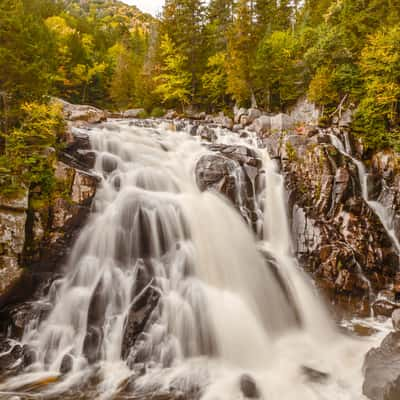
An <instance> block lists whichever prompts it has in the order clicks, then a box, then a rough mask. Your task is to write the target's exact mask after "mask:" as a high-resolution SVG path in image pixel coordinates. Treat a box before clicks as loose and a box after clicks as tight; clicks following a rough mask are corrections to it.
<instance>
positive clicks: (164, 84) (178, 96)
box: [155, 35, 191, 108]
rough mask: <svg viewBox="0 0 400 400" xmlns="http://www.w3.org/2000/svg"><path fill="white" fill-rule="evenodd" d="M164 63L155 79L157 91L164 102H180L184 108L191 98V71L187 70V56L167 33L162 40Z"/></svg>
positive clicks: (172, 103) (171, 103)
mask: <svg viewBox="0 0 400 400" xmlns="http://www.w3.org/2000/svg"><path fill="white" fill-rule="evenodd" d="M161 54H162V56H163V64H162V66H161V73H160V75H158V76H157V77H156V78H155V80H156V82H157V84H158V86H157V88H156V90H155V92H156V93H157V94H159V95H160V96H161V98H162V102H163V103H167V104H169V105H174V104H179V105H180V106H181V107H182V108H184V106H185V105H187V104H189V100H190V83H191V77H190V73H189V72H187V71H186V70H185V64H186V63H187V57H186V56H185V55H183V54H181V53H180V52H179V50H178V49H177V48H176V46H175V45H174V43H173V42H172V40H171V38H170V37H169V36H168V35H165V36H164V37H163V38H162V42H161Z"/></svg>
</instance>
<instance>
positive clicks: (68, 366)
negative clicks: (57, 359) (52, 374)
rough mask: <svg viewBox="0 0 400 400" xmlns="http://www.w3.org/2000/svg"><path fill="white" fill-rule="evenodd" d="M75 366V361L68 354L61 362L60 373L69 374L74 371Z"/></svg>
mask: <svg viewBox="0 0 400 400" xmlns="http://www.w3.org/2000/svg"><path fill="white" fill-rule="evenodd" d="M73 366H74V359H73V358H72V356H71V355H70V354H66V355H65V356H64V357H63V359H62V361H61V366H60V372H61V373H62V374H68V372H71V371H72V368H73Z"/></svg>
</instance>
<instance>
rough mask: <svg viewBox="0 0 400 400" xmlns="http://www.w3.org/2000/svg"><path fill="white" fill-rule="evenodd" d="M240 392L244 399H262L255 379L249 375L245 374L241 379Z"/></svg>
mask: <svg viewBox="0 0 400 400" xmlns="http://www.w3.org/2000/svg"><path fill="white" fill-rule="evenodd" d="M240 391H241V392H242V393H243V396H244V397H247V398H248V399H258V398H260V391H259V390H258V387H257V383H256V381H255V380H254V378H253V377H252V376H250V375H248V374H243V375H242V376H241V377H240Z"/></svg>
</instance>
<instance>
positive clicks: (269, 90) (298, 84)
mask: <svg viewBox="0 0 400 400" xmlns="http://www.w3.org/2000/svg"><path fill="white" fill-rule="evenodd" d="M297 47H298V43H297V40H296V38H295V37H294V36H293V35H292V34H291V33H290V32H289V31H275V32H274V33H272V35H270V36H269V35H266V36H265V38H264V39H263V40H262V41H261V43H260V44H259V47H258V51H257V57H256V63H255V74H256V82H257V85H256V88H257V97H258V98H259V100H260V102H261V103H262V104H263V105H264V106H265V107H266V108H267V109H269V110H272V109H282V108H284V107H285V106H286V105H288V104H290V102H293V101H295V100H296V99H297V98H298V97H299V96H300V95H301V94H302V92H303V86H304V80H303V79H302V66H301V64H300V63H299V60H298V58H297V57H298V48H297Z"/></svg>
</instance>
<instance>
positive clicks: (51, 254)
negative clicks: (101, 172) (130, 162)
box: [0, 102, 104, 307]
mask: <svg viewBox="0 0 400 400" xmlns="http://www.w3.org/2000/svg"><path fill="white" fill-rule="evenodd" d="M62 104H63V106H64V115H65V119H66V122H67V130H66V132H65V137H64V138H61V140H62V141H63V142H64V143H65V150H63V151H62V152H60V153H59V154H57V157H56V163H55V165H54V176H55V179H56V185H57V189H58V190H56V191H55V194H54V196H53V197H52V199H51V202H50V204H49V203H45V202H43V203H41V202H37V201H35V196H34V195H35V192H36V191H37V190H40V188H37V187H36V188H34V189H33V191H30V190H29V189H28V188H24V190H23V191H21V194H20V195H19V196H18V197H17V198H12V199H9V198H0V307H2V306H4V305H5V304H7V303H9V302H15V301H16V300H18V299H23V298H25V297H26V296H29V295H30V294H31V293H32V290H33V288H34V287H36V286H37V284H38V283H42V282H43V280H45V277H46V276H47V275H48V273H49V272H52V271H54V270H55V269H56V267H58V266H59V265H60V263H62V261H63V259H64V258H65V256H67V254H68V251H69V248H70V247H71V244H72V241H73V239H74V238H75V236H76V233H77V232H78V230H79V228H80V227H81V226H82V225H83V224H84V222H85V217H86V216H87V215H88V213H89V211H90V206H91V200H92V199H93V196H94V194H95V192H96V186H97V182H98V178H97V177H96V176H94V175H92V174H91V172H90V169H91V167H92V166H93V162H94V156H93V154H91V153H90V151H89V150H90V144H89V139H88V137H86V136H85V135H82V134H80V133H79V131H78V130H76V128H75V126H76V125H77V124H82V123H86V122H91V123H94V122H100V121H102V120H104V113H103V112H102V111H100V110H97V109H95V108H93V107H89V106H76V107H75V106H73V105H71V104H69V103H65V102H62ZM78 116H79V118H78ZM49 152H54V149H49Z"/></svg>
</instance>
